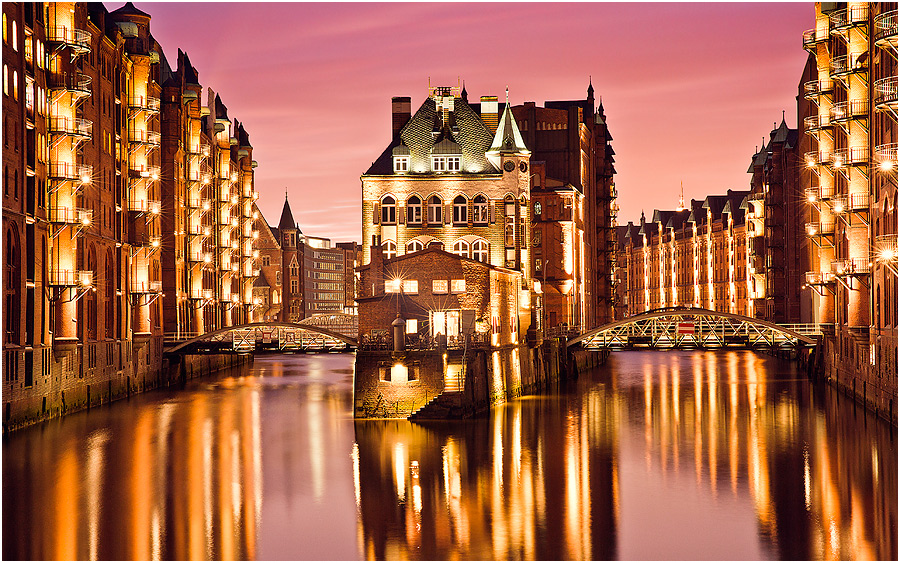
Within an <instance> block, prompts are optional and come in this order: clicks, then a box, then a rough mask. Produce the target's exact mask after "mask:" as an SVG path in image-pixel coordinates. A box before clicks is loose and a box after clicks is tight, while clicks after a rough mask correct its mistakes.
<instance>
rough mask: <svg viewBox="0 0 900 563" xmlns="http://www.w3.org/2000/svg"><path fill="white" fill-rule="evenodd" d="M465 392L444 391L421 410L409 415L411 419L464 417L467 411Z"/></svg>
mask: <svg viewBox="0 0 900 563" xmlns="http://www.w3.org/2000/svg"><path fill="white" fill-rule="evenodd" d="M463 399H464V397H463V394H462V392H460V391H446V390H445V391H444V392H443V393H441V394H440V395H438V396H437V397H435V398H434V399H432V400H431V401H429V402H428V403H426V404H425V405H424V406H422V407H421V408H420V409H419V410H417V411H416V412H414V413H412V414H411V415H409V420H446V419H449V418H462V417H463V415H464V413H465V410H466V409H465V408H464V407H463Z"/></svg>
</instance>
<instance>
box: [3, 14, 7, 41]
mask: <svg viewBox="0 0 900 563" xmlns="http://www.w3.org/2000/svg"><path fill="white" fill-rule="evenodd" d="M3 42H4V43H6V42H7V35H6V14H3Z"/></svg>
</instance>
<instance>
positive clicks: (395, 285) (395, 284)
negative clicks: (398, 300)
mask: <svg viewBox="0 0 900 563" xmlns="http://www.w3.org/2000/svg"><path fill="white" fill-rule="evenodd" d="M402 283H403V282H402V281H401V280H387V281H385V282H384V292H385V293H400V288H401V287H403V286H402V285H401V284H402Z"/></svg>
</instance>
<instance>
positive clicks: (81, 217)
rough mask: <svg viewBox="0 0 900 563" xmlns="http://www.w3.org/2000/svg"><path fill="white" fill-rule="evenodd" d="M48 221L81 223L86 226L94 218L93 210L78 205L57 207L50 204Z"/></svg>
mask: <svg viewBox="0 0 900 563" xmlns="http://www.w3.org/2000/svg"><path fill="white" fill-rule="evenodd" d="M49 211H50V213H49V215H50V217H49V219H50V222H51V223H57V224H61V225H81V226H84V227H86V226H88V225H90V224H91V223H92V222H93V220H94V211H93V210H91V209H82V208H80V207H59V206H55V205H53V206H50V209H49Z"/></svg>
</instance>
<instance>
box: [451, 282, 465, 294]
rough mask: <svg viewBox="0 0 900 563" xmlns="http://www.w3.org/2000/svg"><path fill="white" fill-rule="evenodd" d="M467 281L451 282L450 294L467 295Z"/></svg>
mask: <svg viewBox="0 0 900 563" xmlns="http://www.w3.org/2000/svg"><path fill="white" fill-rule="evenodd" d="M465 292H466V280H450V293H465Z"/></svg>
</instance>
